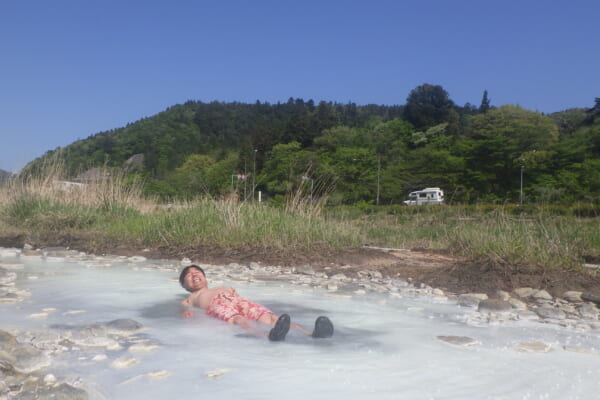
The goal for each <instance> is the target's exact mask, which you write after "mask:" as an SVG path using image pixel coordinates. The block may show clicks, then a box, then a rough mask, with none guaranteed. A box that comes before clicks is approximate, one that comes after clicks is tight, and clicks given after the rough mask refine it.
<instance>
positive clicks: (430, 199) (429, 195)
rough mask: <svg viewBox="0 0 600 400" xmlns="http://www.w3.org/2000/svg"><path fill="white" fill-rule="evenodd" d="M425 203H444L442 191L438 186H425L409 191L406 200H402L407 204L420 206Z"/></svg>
mask: <svg viewBox="0 0 600 400" xmlns="http://www.w3.org/2000/svg"><path fill="white" fill-rule="evenodd" d="M425 204H444V191H443V190H442V189H440V188H437V187H436V188H425V189H423V190H417V191H416V192H410V193H409V195H408V200H406V201H404V205H407V206H420V205H425Z"/></svg>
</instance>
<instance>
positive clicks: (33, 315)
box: [29, 312, 49, 318]
mask: <svg viewBox="0 0 600 400" xmlns="http://www.w3.org/2000/svg"><path fill="white" fill-rule="evenodd" d="M48 315H49V314H48V313H46V312H43V313H36V314H29V318H46V317H48Z"/></svg>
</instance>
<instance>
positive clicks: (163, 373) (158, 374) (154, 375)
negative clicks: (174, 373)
mask: <svg viewBox="0 0 600 400" xmlns="http://www.w3.org/2000/svg"><path fill="white" fill-rule="evenodd" d="M146 376H147V377H148V378H150V379H155V380H159V379H165V378H167V377H169V376H171V372H169V371H167V370H164V369H163V370H160V371H153V372H148V373H147V374H146Z"/></svg>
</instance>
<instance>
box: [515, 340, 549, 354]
mask: <svg viewBox="0 0 600 400" xmlns="http://www.w3.org/2000/svg"><path fill="white" fill-rule="evenodd" d="M551 348H552V346H551V345H549V344H547V343H542V342H522V343H519V344H518V345H517V346H516V347H515V349H516V350H517V351H520V352H523V353H547V352H549V351H550V349H551Z"/></svg>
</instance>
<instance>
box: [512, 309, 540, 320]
mask: <svg viewBox="0 0 600 400" xmlns="http://www.w3.org/2000/svg"><path fill="white" fill-rule="evenodd" d="M517 316H518V317H519V319H521V320H525V321H536V320H539V319H540V317H539V316H538V315H537V314H536V313H534V312H533V311H529V310H522V311H519V313H518V314H517Z"/></svg>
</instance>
